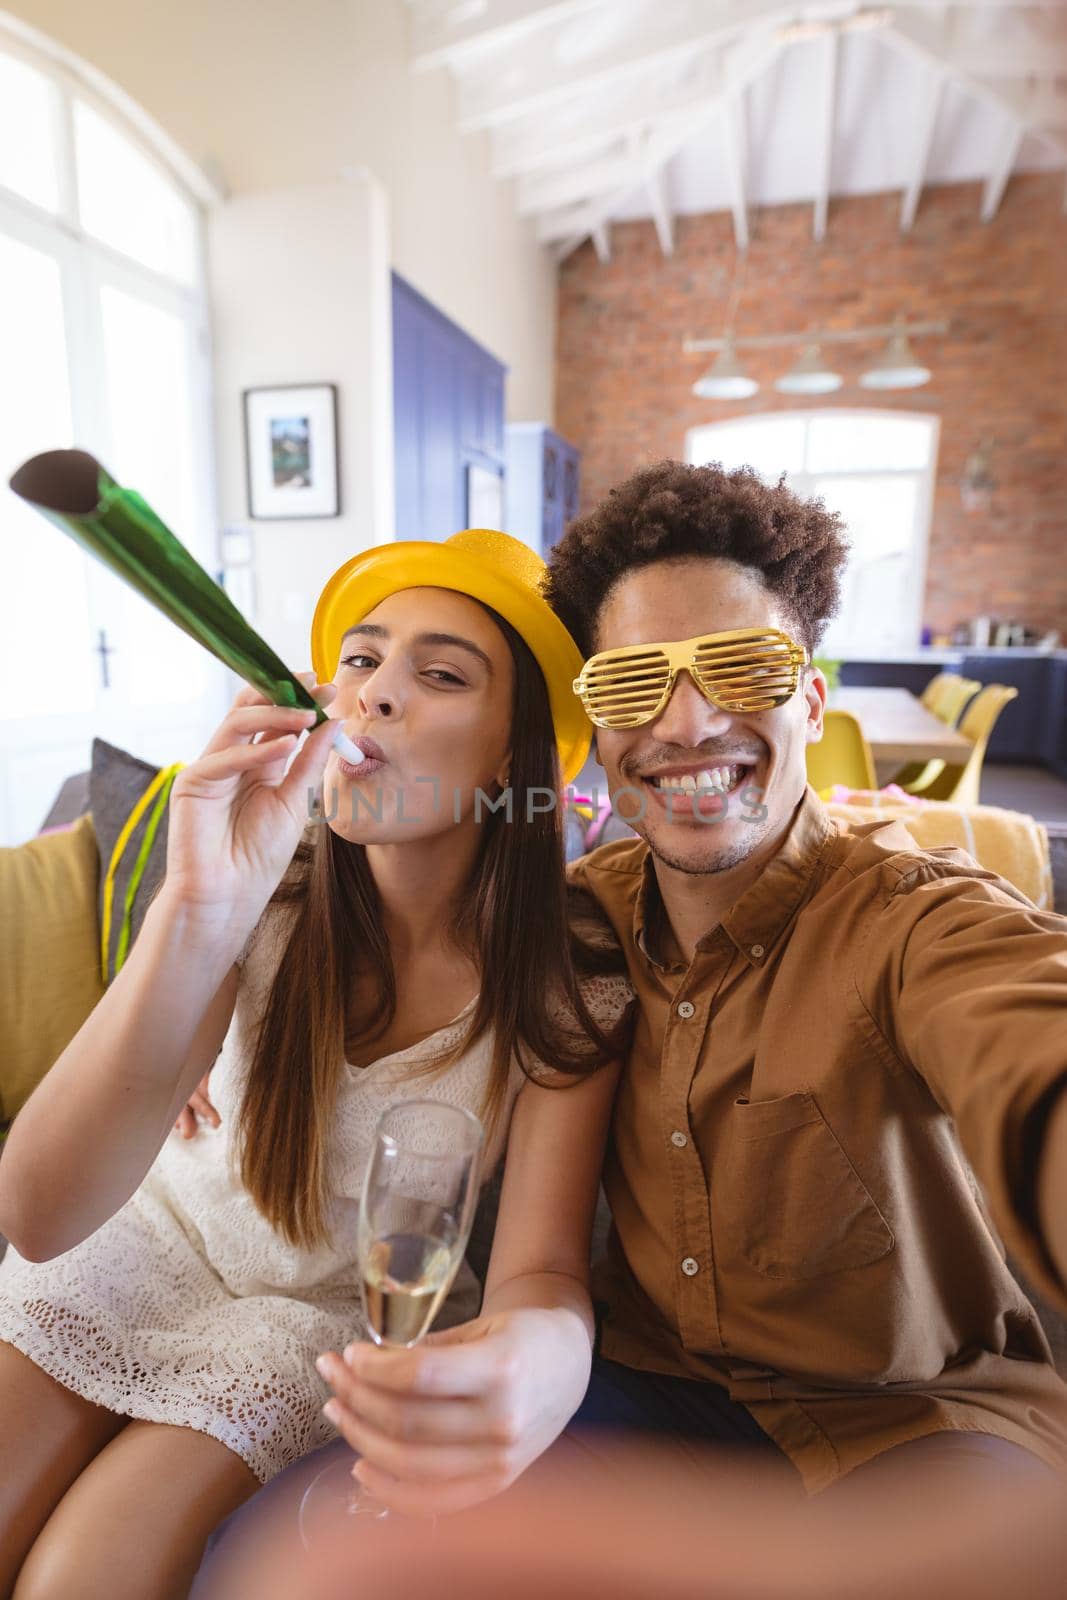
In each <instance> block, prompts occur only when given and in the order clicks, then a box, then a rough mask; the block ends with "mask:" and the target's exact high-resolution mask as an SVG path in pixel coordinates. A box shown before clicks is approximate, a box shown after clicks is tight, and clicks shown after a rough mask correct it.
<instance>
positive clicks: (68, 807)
mask: <svg viewBox="0 0 1067 1600" xmlns="http://www.w3.org/2000/svg"><path fill="white" fill-rule="evenodd" d="M159 777H160V774H159V773H158V771H157V769H156V768H155V767H154V766H152V765H150V764H149V763H146V762H143V761H140V760H139V759H138V758H136V757H134V756H131V755H129V754H128V753H127V752H125V751H121V750H118V749H117V748H116V747H114V746H111V745H108V744H107V743H106V742H105V741H103V740H95V741H94V743H93V760H92V767H91V769H90V771H89V772H87V773H80V774H77V775H76V776H74V777H72V778H69V779H68V780H67V781H66V782H65V783H64V784H63V786H62V788H61V789H60V791H59V793H58V795H57V796H56V799H55V801H54V803H53V805H52V807H51V809H50V810H49V813H48V815H47V817H46V818H45V819H44V822H43V825H42V832H41V834H39V835H38V837H37V838H36V839H34V840H31V841H29V842H28V843H27V844H26V845H22V846H19V847H18V848H16V849H6V850H0V906H2V916H0V972H2V973H3V975H4V977H3V984H2V987H0V1038H2V1041H3V1051H2V1057H0V1061H2V1065H0V1133H2V1131H3V1128H4V1127H6V1125H7V1123H8V1122H9V1120H10V1118H12V1117H13V1116H14V1115H15V1113H16V1112H17V1110H18V1108H19V1106H20V1105H21V1104H22V1103H23V1102H24V1100H25V1099H26V1097H27V1096H28V1095H29V1093H30V1092H31V1091H32V1089H33V1087H34V1085H35V1083H36V1082H37V1081H38V1080H39V1078H40V1077H41V1076H42V1075H43V1073H44V1072H45V1071H46V1070H47V1068H48V1066H49V1065H50V1064H51V1062H52V1061H54V1060H55V1059H56V1057H57V1056H58V1055H59V1054H60V1052H61V1051H62V1049H63V1048H64V1047H65V1045H66V1043H67V1042H68V1041H69V1039H70V1038H71V1037H73V1035H74V1033H75V1032H76V1031H77V1029H78V1027H79V1026H80V1025H81V1022H82V1021H83V1020H84V1017H85V1016H87V1015H88V1013H89V1011H90V1010H91V1009H92V1007H93V1005H95V1004H96V1001H97V1000H98V999H99V998H100V996H101V994H102V993H103V991H104V987H105V985H106V983H107V982H109V981H110V980H111V978H112V977H113V976H114V973H115V971H116V970H117V966H118V964H119V963H120V960H121V955H122V953H123V950H124V948H128V945H129V944H130V943H131V942H132V941H133V939H135V938H136V935H137V930H138V928H139V926H140V921H141V919H142V918H143V915H144V908H145V905H146V904H147V902H148V900H150V898H151V896H152V893H153V892H154V890H155V888H156V886H157V885H158V883H159V882H160V881H161V878H162V874H163V869H164V865H165V859H166V815H165V807H164V808H163V810H162V812H161V813H159V812H155V817H156V822H157V824H158V826H157V827H156V828H155V830H154V832H153V833H152V837H151V838H150V839H149V840H148V848H147V849H146V848H145V841H146V836H147V835H148V832H149V829H150V825H151V821H152V817H153V814H154V807H153V806H151V805H145V803H144V797H145V796H146V795H150V796H152V795H158V792H159V791H158V788H156V787H155V786H157V785H158V782H159ZM852 798H853V801H854V803H853V804H851V805H844V806H841V805H838V806H831V807H830V810H831V813H832V814H835V815H837V816H838V818H839V819H840V820H841V821H842V822H845V823H848V822H849V821H852V820H859V821H869V820H870V819H871V818H872V817H874V816H877V815H883V814H884V815H899V814H900V812H901V810H903V811H904V816H903V820H904V821H905V824H906V825H907V826H908V827H909V829H910V831H911V832H912V833H913V835H914V836H915V837H916V840H917V842H918V843H920V844H922V845H923V846H924V847H930V846H933V845H939V844H953V843H957V844H965V845H969V846H970V848H971V849H972V851H973V852H974V853H975V854H976V855H977V856H978V859H979V860H980V861H981V862H982V864H983V865H985V866H989V867H990V868H991V869H992V870H996V871H1000V872H1002V873H1004V875H1005V876H1006V877H1009V878H1012V879H1013V881H1015V882H1016V883H1017V886H1018V887H1020V888H1022V889H1023V890H1024V892H1026V893H1028V894H1029V895H1030V897H1031V898H1032V899H1034V900H1035V902H1036V903H1039V904H1042V903H1043V904H1047V905H1048V906H1049V907H1050V908H1054V909H1055V910H1057V911H1058V912H1060V913H1061V914H1064V915H1067V824H1063V825H1060V826H1059V827H1051V828H1042V827H1038V826H1037V825H1036V824H1035V823H1034V821H1033V819H1032V818H1027V817H1022V816H1020V815H1018V814H1016V813H1012V812H1002V811H996V810H995V809H994V808H991V807H977V808H973V809H972V810H971V811H970V812H969V813H967V814H966V815H961V814H960V813H959V811H958V808H954V807H951V806H940V805H936V804H928V805H923V806H910V807H909V806H905V807H903V808H902V807H900V806H894V805H892V804H887V803H886V802H885V800H884V797H881V796H877V795H872V796H866V797H863V796H853V797H852ZM139 807H140V808H141V809H140V812H139V813H138V808H139ZM134 813H138V818H137V822H136V826H134V827H133V828H132V830H131V829H130V827H129V824H130V819H131V817H132V816H133V815H134ZM597 824H599V826H597ZM590 832H592V833H593V834H594V835H595V839H596V842H597V843H602V842H606V841H607V840H610V839H611V838H615V837H622V836H625V835H628V834H629V833H630V830H629V829H628V828H626V826H625V824H624V823H622V822H620V821H619V820H618V819H616V818H614V817H611V816H606V817H605V816H601V817H600V818H591V817H590V815H589V814H588V812H587V811H585V810H583V809H581V808H578V807H573V806H568V809H567V814H566V818H565V828H564V836H565V846H566V850H567V854H568V857H569V858H570V857H573V856H575V855H578V854H581V853H582V851H583V850H584V849H585V848H586V847H587V842H588V839H589V835H590ZM105 912H106V913H107V915H106V916H105V915H104V913H105ZM104 923H106V925H107V928H108V936H107V938H106V939H104V940H102V939H101V933H102V924H104ZM496 1200H497V1192H496V1189H495V1187H494V1186H493V1185H490V1186H489V1189H488V1191H487V1194H486V1196H485V1198H484V1200H483V1203H482V1206H481V1207H480V1210H479V1214H478V1217H477V1218H476V1222H475V1227H474V1231H473V1234H472V1239H471V1247H470V1258H471V1262H472V1265H473V1266H474V1268H475V1270H476V1272H478V1274H479V1276H480V1277H483V1276H484V1269H485V1266H486V1264H487V1262H488V1255H489V1249H490V1246H491V1242H492V1234H493V1225H494V1219H495V1209H496ZM607 1226H608V1216H607V1211H606V1207H605V1206H604V1204H603V1200H602V1201H601V1206H600V1209H599V1212H598V1219H597V1233H596V1238H595V1241H594V1243H595V1248H596V1249H597V1250H598V1251H599V1249H600V1248H602V1244H603V1238H604V1236H605V1234H606V1230H607ZM3 1247H4V1246H3V1241H2V1240H0V1254H2V1251H3ZM1028 1292H1029V1293H1030V1295H1031V1298H1032V1299H1033V1300H1034V1303H1035V1305H1036V1306H1037V1308H1038V1311H1039V1313H1040V1315H1041V1319H1042V1322H1043V1324H1044V1326H1045V1329H1046V1332H1047V1334H1048V1336H1049V1341H1050V1343H1051V1344H1052V1346H1053V1350H1054V1353H1055V1355H1056V1359H1057V1363H1058V1365H1059V1367H1060V1370H1061V1371H1062V1372H1063V1373H1064V1374H1065V1376H1067V1318H1064V1317H1063V1316H1061V1315H1060V1314H1059V1313H1058V1312H1057V1311H1055V1310H1053V1309H1052V1308H1051V1307H1049V1306H1047V1305H1044V1304H1043V1303H1042V1302H1041V1300H1040V1298H1039V1297H1038V1296H1036V1295H1035V1294H1034V1293H1033V1292H1032V1291H1030V1290H1028Z"/></svg>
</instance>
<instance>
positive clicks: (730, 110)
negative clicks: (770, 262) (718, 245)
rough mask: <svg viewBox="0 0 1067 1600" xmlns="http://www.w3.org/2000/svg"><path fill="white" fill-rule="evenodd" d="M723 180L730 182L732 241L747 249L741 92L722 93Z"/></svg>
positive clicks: (745, 146)
mask: <svg viewBox="0 0 1067 1600" xmlns="http://www.w3.org/2000/svg"><path fill="white" fill-rule="evenodd" d="M720 122H721V126H722V145H723V159H724V161H725V165H726V180H727V182H728V183H729V185H730V210H731V211H732V212H733V218H734V243H735V244H736V245H737V248H738V249H739V250H747V249H748V241H749V227H748V133H747V130H746V126H745V91H744V89H741V90H739V91H738V93H737V94H731V95H726V96H724V98H723V102H722V111H721V115H720Z"/></svg>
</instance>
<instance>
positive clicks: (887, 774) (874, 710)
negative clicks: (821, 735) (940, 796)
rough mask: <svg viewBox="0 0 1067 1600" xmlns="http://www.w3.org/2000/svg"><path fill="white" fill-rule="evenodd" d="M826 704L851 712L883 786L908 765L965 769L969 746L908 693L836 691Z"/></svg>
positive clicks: (894, 690) (879, 781)
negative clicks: (938, 764)
mask: <svg viewBox="0 0 1067 1600" xmlns="http://www.w3.org/2000/svg"><path fill="white" fill-rule="evenodd" d="M827 703H828V704H829V705H830V706H832V707H833V709H834V710H835V711H851V713H852V715H853V716H854V717H856V718H857V719H858V721H859V723H860V726H861V727H862V729H863V732H864V735H865V737H866V740H867V743H868V744H869V745H870V747H871V755H872V756H873V757H874V766H875V771H876V772H877V774H878V783H879V787H881V785H883V784H886V783H888V782H889V781H890V779H891V778H892V776H893V774H894V772H897V771H898V770H899V769H900V768H901V767H903V766H905V765H906V764H907V763H908V762H909V761H935V760H940V761H950V762H951V763H952V764H953V766H962V765H963V763H964V762H965V761H966V759H967V757H968V756H969V755H970V753H971V741H970V740H969V739H965V738H964V737H963V735H962V733H957V732H956V730H955V728H950V727H949V726H948V724H947V723H945V722H942V721H941V720H940V718H939V717H935V716H934V714H933V712H932V711H927V709H926V707H925V706H924V705H923V703H922V701H921V700H917V699H916V698H915V696H914V695H913V694H912V693H910V691H909V690H907V689H848V688H845V689H832V690H831V691H830V694H829V697H828V701H827Z"/></svg>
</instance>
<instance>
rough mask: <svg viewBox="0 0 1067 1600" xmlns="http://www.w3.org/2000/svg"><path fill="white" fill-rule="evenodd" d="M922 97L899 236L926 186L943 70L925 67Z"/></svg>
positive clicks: (906, 229) (910, 221) (908, 225)
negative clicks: (924, 89) (924, 88)
mask: <svg viewBox="0 0 1067 1600" xmlns="http://www.w3.org/2000/svg"><path fill="white" fill-rule="evenodd" d="M926 73H927V82H926V93H925V94H924V96H923V104H922V110H921V111H920V113H919V117H918V120H917V122H916V124H915V150H914V154H913V156H912V169H911V177H910V178H909V179H908V186H907V188H906V189H905V190H904V198H903V200H902V201H901V206H900V228H901V232H902V233H908V232H909V231H910V230H911V228H912V226H913V225H914V222H915V215H916V212H917V211H918V209H919V200H920V198H921V196H922V192H923V184H924V183H925V182H926V169H927V167H928V165H929V162H930V151H931V150H932V148H933V143H934V132H935V129H936V128H937V118H938V113H939V112H940V110H941V100H942V97H943V95H944V92H945V81H946V79H947V77H948V71H947V68H944V67H927V69H926Z"/></svg>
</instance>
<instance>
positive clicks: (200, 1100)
mask: <svg viewBox="0 0 1067 1600" xmlns="http://www.w3.org/2000/svg"><path fill="white" fill-rule="evenodd" d="M210 1077H211V1073H210V1072H205V1073H204V1076H203V1077H202V1078H201V1079H200V1082H199V1083H198V1084H197V1086H196V1088H195V1089H194V1090H193V1092H192V1094H191V1095H190V1096H189V1102H188V1104H187V1105H186V1107H185V1109H184V1111H182V1113H181V1114H180V1116H179V1117H178V1120H177V1122H176V1123H175V1124H174V1131H175V1133H180V1134H181V1136H182V1138H183V1139H191V1138H192V1137H193V1135H194V1134H195V1133H196V1132H197V1131H198V1129H199V1126H200V1123H201V1122H207V1123H209V1124H210V1125H211V1127H213V1128H220V1127H221V1126H222V1118H221V1117H220V1116H219V1114H218V1112H217V1111H216V1110H215V1107H214V1106H213V1105H212V1104H211V1100H210V1097H209V1095H208V1079H209V1078H210Z"/></svg>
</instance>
